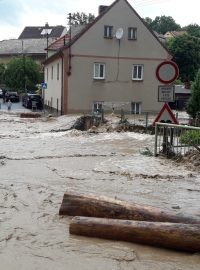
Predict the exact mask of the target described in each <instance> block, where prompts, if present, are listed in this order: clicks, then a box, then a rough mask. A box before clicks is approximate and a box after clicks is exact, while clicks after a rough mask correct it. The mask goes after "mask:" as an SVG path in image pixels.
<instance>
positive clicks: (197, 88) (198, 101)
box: [186, 69, 200, 118]
mask: <svg viewBox="0 0 200 270" xmlns="http://www.w3.org/2000/svg"><path fill="white" fill-rule="evenodd" d="M186 111H187V113H188V114H189V115H191V116H192V117H193V118H195V117H196V114H197V112H199V111H200V69H199V70H198V72H197V75H196V77H195V81H194V83H193V84H192V93H191V97H190V99H189V101H188V103H187V107H186Z"/></svg>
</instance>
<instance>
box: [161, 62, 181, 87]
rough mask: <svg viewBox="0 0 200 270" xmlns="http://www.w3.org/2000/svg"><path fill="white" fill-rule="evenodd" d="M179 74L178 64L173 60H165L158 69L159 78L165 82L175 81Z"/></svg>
mask: <svg viewBox="0 0 200 270" xmlns="http://www.w3.org/2000/svg"><path fill="white" fill-rule="evenodd" d="M178 75H179V69H178V66H177V64H176V63H174V62H173V61H164V62H162V63H160V64H159V65H158V67H157V69H156V77H157V79H158V80H159V81H160V82H162V83H164V84H170V83H172V82H174V81H175V80H176V79H177V78H178Z"/></svg>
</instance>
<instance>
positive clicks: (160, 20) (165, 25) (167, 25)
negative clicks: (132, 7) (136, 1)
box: [147, 16, 181, 35]
mask: <svg viewBox="0 0 200 270" xmlns="http://www.w3.org/2000/svg"><path fill="white" fill-rule="evenodd" d="M148 21H149V20H148ZM148 21H147V22H148ZM149 26H150V28H151V29H152V30H153V31H156V32H158V33H159V34H163V35H164V34H165V33H166V32H168V31H179V30H181V26H180V25H179V24H177V23H176V22H175V20H174V19H173V18H172V17H171V16H156V17H155V19H154V20H153V21H152V22H151V23H150V24H149Z"/></svg>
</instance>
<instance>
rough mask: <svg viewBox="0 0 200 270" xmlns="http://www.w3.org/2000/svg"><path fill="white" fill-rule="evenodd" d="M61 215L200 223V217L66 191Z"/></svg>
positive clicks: (60, 211)
mask: <svg viewBox="0 0 200 270" xmlns="http://www.w3.org/2000/svg"><path fill="white" fill-rule="evenodd" d="M59 214H60V215H69V216H87V217H102V218H114V219H127V220H143V221H145V220H146V221H155V222H174V223H185V224H187V223H189V224H200V218H198V217H190V216H184V215H181V214H176V213H174V212H171V211H164V210H162V209H159V208H156V207H152V206H144V205H139V204H135V203H129V202H126V201H121V200H115V199H111V198H108V197H104V196H101V197H97V196H94V195H84V194H76V193H71V192H66V193H65V194H64V197H63V201H62V204H61V207H60V210H59Z"/></svg>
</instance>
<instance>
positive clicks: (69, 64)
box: [67, 13, 72, 76]
mask: <svg viewBox="0 0 200 270" xmlns="http://www.w3.org/2000/svg"><path fill="white" fill-rule="evenodd" d="M71 41H72V15H71V13H69V54H68V57H69V59H68V73H67V75H68V76H70V75H71V69H72V66H71V57H72V55H71Z"/></svg>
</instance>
